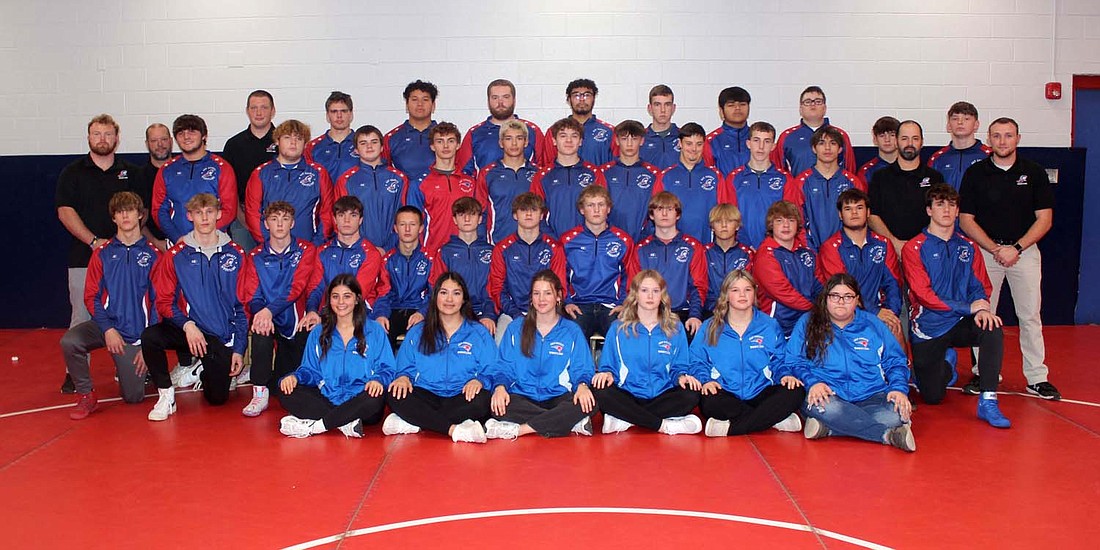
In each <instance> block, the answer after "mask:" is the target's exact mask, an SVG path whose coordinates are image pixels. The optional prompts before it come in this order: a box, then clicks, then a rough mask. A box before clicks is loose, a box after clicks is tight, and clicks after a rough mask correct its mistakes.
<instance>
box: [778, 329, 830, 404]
mask: <svg viewBox="0 0 1100 550" xmlns="http://www.w3.org/2000/svg"><path fill="white" fill-rule="evenodd" d="M809 315H810V314H809V313H806V314H803V315H802V317H801V318H800V319H799V320H798V323H797V324H795V326H794V330H792V331H791V337H790V339H789V340H787V349H786V351H785V352H784V354H783V361H784V362H785V363H786V365H787V368H790V369H791V371H792V372H794V375H795V377H797V378H798V379H799V380H801V381H802V383H803V384H805V385H806V389H807V390H808V389H809V388H810V387H811V386H813V385H814V384H816V383H818V382H821V379H820V378H818V377H817V376H816V375H815V373H814V369H813V366H814V365H813V362H812V361H810V360H809V359H808V358H806V349H805V348H806V322H807V321H808V320H809Z"/></svg>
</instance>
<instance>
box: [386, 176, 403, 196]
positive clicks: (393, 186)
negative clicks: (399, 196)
mask: <svg viewBox="0 0 1100 550" xmlns="http://www.w3.org/2000/svg"><path fill="white" fill-rule="evenodd" d="M383 185H385V186H386V192H388V193H397V191H398V190H399V189H400V188H401V182H399V181H397V178H390V179H388V180H386V182H385V183H384V184H383Z"/></svg>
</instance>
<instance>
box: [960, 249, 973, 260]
mask: <svg viewBox="0 0 1100 550" xmlns="http://www.w3.org/2000/svg"><path fill="white" fill-rule="evenodd" d="M959 261H960V262H963V263H970V247H969V246H960V247H959Z"/></svg>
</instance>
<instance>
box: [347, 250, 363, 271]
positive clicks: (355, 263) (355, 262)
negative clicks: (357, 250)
mask: <svg viewBox="0 0 1100 550" xmlns="http://www.w3.org/2000/svg"><path fill="white" fill-rule="evenodd" d="M362 263H363V255H362V254H355V255H353V256H352V257H351V260H350V261H348V267H350V268H352V269H359V265H360V264H362Z"/></svg>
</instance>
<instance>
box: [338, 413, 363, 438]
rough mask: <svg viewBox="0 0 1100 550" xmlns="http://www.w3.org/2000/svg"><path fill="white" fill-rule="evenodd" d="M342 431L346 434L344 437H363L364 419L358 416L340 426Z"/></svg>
mask: <svg viewBox="0 0 1100 550" xmlns="http://www.w3.org/2000/svg"><path fill="white" fill-rule="evenodd" d="M339 430H340V433H342V434H344V437H345V438H347V437H354V438H356V439H362V437H363V421H362V420H360V419H358V418H356V419H355V420H352V421H351V422H348V423H347V424H344V425H343V426H340V428H339Z"/></svg>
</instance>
